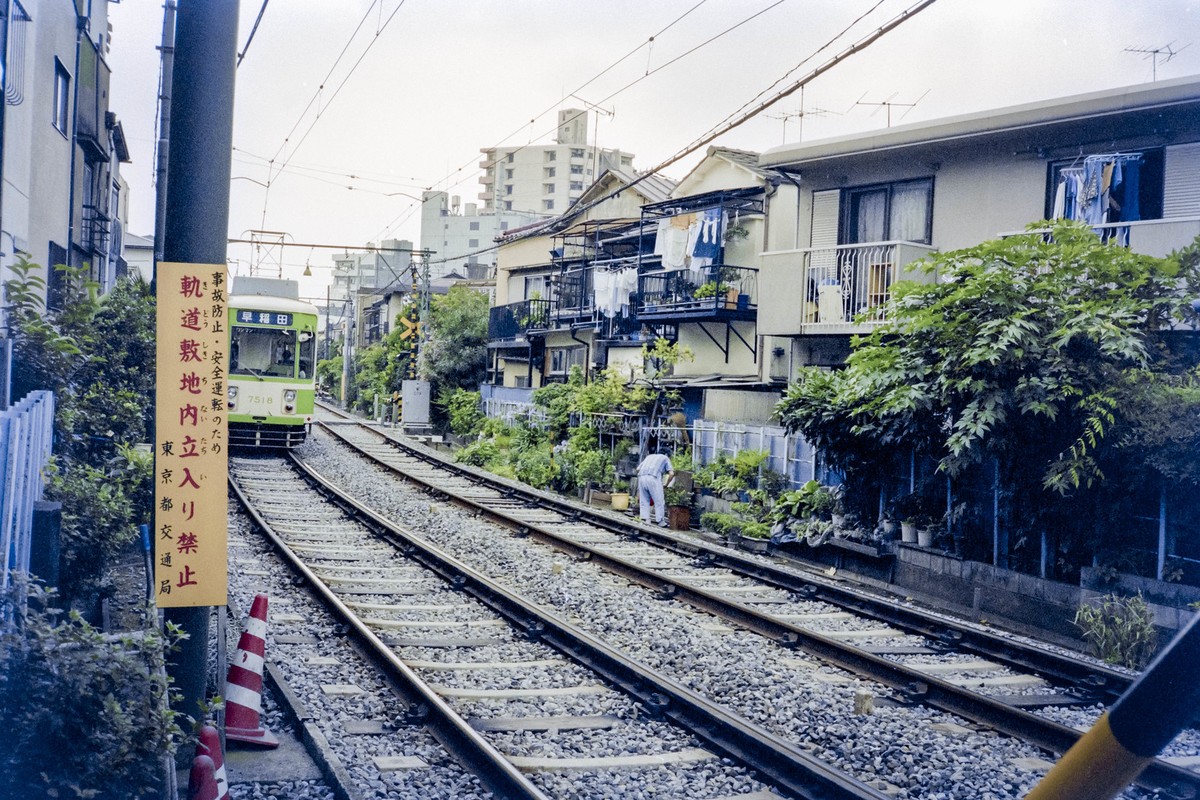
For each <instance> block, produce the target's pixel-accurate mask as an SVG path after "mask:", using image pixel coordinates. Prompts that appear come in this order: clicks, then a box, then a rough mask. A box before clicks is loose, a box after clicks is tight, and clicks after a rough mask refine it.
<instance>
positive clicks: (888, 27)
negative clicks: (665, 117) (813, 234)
mask: <svg viewBox="0 0 1200 800" xmlns="http://www.w3.org/2000/svg"><path fill="white" fill-rule="evenodd" d="M935 2H936V0H920V2H918V3H916V4H915V5H913V6H911V7H909V8H908V9H906V10H905V11H903V12H902V13H900V14H899V15H898V16H896V17H893V18H892V19H890V20H888V21H887V22H886V23H884V24H883V26H882V27H880V28H879V29H878V30H875V31H873V32H872V33H870V34H868V35H867V36H865V37H863V38H862V39H860V40H858V41H857V42H855V43H854V44H852V45H850V47H848V48H846V49H845V50H843V51H841V52H840V53H838V54H837V55H836V56H834V57H833V58H831V59H829V60H828V61H826V62H825V63H824V64H822V65H821V66H819V67H817V68H816V69H814V70H812V71H811V72H809V73H808V74H807V75H805V76H804V77H803V78H801V79H800V80H798V81H796V82H794V83H793V84H792V85H791V86H789V87H788V88H786V89H784V90H783V91H781V92H778V93H776V94H775V95H774V96H773V97H771V98H769V99H768V100H766V101H764V102H763V103H761V104H759V105H758V106H756V107H755V108H754V109H752V110H751V111H749V112H747V113H745V114H743V115H742V116H741V117H738V118H737V119H735V120H733V121H732V122H728V123H720V124H719V126H718V127H717V128H715V129H712V130H710V132H709V133H707V134H705V135H704V136H703V137H701V138H700V139H698V140H696V141H695V142H693V143H692V144H690V145H688V146H687V147H685V148H684V149H682V150H680V151H679V152H678V153H676V154H675V155H673V156H671V157H670V158H668V159H666V160H665V161H663V162H662V163H660V164H658V165H657V166H655V167H653V168H651V169H649V170H646V171H645V172H643V173H642V174H641V175H639V176H638V177H637V178H635V179H634V180H632V181H630V182H629V183H628V184H626V185H625V186H622V187H621V188H619V189H615V190H613V191H611V192H609V193H608V194H606V195H603V196H602V197H599V198H597V199H596V200H593V201H592V202H591V203H588V204H587V205H586V206H583V207H581V208H578V209H576V210H575V211H574V214H576V215H578V214H582V213H583V212H585V211H587V210H589V209H592V208H595V207H596V206H598V205H599V204H600V203H603V202H604V201H606V200H610V199H612V198H614V197H616V196H617V195H619V194H620V193H621V192H623V191H625V190H626V189H630V188H632V187H634V186H636V185H637V184H639V183H641V182H642V181H644V180H646V179H647V178H649V177H650V176H651V175H656V174H657V173H659V172H661V171H662V170H664V169H666V168H667V167H669V166H671V165H672V164H674V163H676V162H677V161H679V160H680V159H683V158H685V157H686V156H688V155H690V154H691V153H694V152H695V151H696V150H699V149H700V148H701V147H704V146H705V145H707V144H709V143H710V142H712V141H713V140H714V139H716V138H718V137H720V136H722V135H724V134H726V133H728V132H729V131H731V130H733V129H734V128H737V127H739V126H740V125H742V124H744V123H745V122H747V121H748V120H750V119H753V118H754V117H756V116H758V115H759V114H760V113H762V112H763V111H765V110H767V109H768V108H770V107H771V106H773V105H774V104H775V103H778V102H779V101H780V100H782V99H783V98H785V97H788V96H790V95H792V94H794V93H795V92H796V91H798V90H800V89H801V88H802V87H804V86H805V85H807V84H808V83H810V82H812V81H813V80H814V79H815V78H817V77H819V76H821V75H823V74H824V73H826V72H828V71H829V70H831V69H833V68H834V67H835V66H837V65H838V64H840V63H841V62H843V61H845V60H846V59H847V58H849V57H850V56H852V55H854V54H855V53H858V52H859V51H861V50H864V49H865V48H867V47H869V46H870V45H871V44H873V43H874V42H876V41H877V40H879V39H880V38H882V37H883V36H884V35H886V34H887V33H889V32H891V31H892V30H894V29H895V28H897V27H899V26H900V25H902V24H903V23H905V22H907V21H908V20H910V19H912V18H913V17H914V16H916V15H917V14H918V13H920V12H921V11H924V10H925V9H926V8H928V7H929V6H931V5H933V4H934V3H935ZM841 36H842V34H841V33H839V34H837V35H836V36H835V37H834V40H836V39H838V38H840V37H841ZM831 41H833V40H831ZM827 46H828V44H827V45H825V47H827ZM821 49H824V47H822V48H821ZM818 52H819V51H818ZM806 60H807V59H806ZM801 63H804V62H801ZM547 227H548V225H546V226H543V227H542V228H540V229H534V230H533V231H531V233H533V234H535V235H536V234H537V233H540V232H542V231H544V230H546V229H547ZM498 247H499V246H498V245H497V246H496V247H490V248H486V249H484V250H481V251H478V252H476V253H468V254H466V255H467V256H472V255H480V254H482V253H486V252H490V251H491V250H495V249H498Z"/></svg>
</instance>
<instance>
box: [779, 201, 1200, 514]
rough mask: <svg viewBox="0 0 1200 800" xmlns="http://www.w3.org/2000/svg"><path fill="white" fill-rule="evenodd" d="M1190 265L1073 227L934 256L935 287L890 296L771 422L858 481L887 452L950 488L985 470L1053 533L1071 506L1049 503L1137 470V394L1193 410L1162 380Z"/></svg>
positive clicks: (1175, 351)
mask: <svg viewBox="0 0 1200 800" xmlns="http://www.w3.org/2000/svg"><path fill="white" fill-rule="evenodd" d="M1198 261H1200V259H1197V258H1196V257H1194V256H1193V255H1189V254H1187V253H1180V254H1175V255H1173V256H1171V257H1169V258H1152V257H1149V256H1143V255H1138V254H1136V253H1132V252H1130V251H1129V250H1127V249H1125V248H1122V247H1115V246H1111V245H1107V244H1104V243H1102V242H1101V241H1100V240H1099V238H1098V237H1097V236H1096V235H1095V234H1093V233H1092V232H1091V231H1090V230H1088V229H1087V228H1086V227H1084V226H1082V225H1079V224H1075V223H1059V224H1056V225H1055V226H1054V228H1053V233H1052V236H1051V237H1046V236H1043V235H1042V234H1037V233H1029V234H1023V235H1019V236H1013V237H1009V238H1007V239H1004V240H1001V241H993V242H986V243H984V244H981V245H979V246H977V247H972V248H969V249H966V250H960V251H955V252H951V253H944V254H939V255H936V256H933V257H931V258H930V259H929V260H928V261H927V263H926V265H925V268H926V270H927V271H928V272H930V273H934V274H936V275H937V277H938V280H937V281H936V282H931V283H926V284H913V283H902V284H898V285H897V286H896V287H894V293H895V296H894V299H893V300H892V301H891V303H890V304H889V306H888V308H887V321H886V322H885V323H883V324H882V325H880V326H879V327H878V328H876V329H875V330H874V331H873V332H872V333H871V334H870V335H869V336H867V337H864V338H862V339H859V340H856V341H855V342H854V343H853V351H852V353H851V355H850V357H849V358H848V359H847V362H846V368H845V369H844V370H840V371H836V372H828V371H822V370H818V369H811V368H810V369H807V370H804V371H802V372H801V374H800V376H799V378H798V379H797V381H796V383H795V384H794V385H793V386H791V387H789V390H788V392H787V394H786V396H785V398H784V400H783V401H782V402H781V403H780V405H779V414H780V417H781V419H782V420H783V422H784V424H785V425H786V426H787V427H788V428H789V429H790V430H793V431H800V432H802V433H803V434H804V435H805V437H806V438H808V439H809V440H810V441H811V442H812V443H813V444H814V445H815V446H817V447H818V448H819V449H820V450H821V451H822V453H823V454H825V456H826V457H827V458H828V459H829V460H830V461H831V462H832V463H833V464H834V465H835V466H838V467H841V468H843V469H844V470H846V471H847V472H848V473H850V474H851V475H854V476H856V477H858V478H860V479H861V478H863V476H864V475H870V474H872V473H878V472H879V470H881V469H883V468H884V465H885V463H886V462H887V460H888V459H889V458H890V457H891V456H892V455H893V454H895V453H896V452H897V450H904V451H905V452H907V451H908V450H909V449H913V450H915V451H917V452H918V453H920V454H924V455H926V456H928V457H931V458H933V459H935V460H936V462H937V464H938V467H939V469H940V470H941V471H942V472H944V473H946V474H948V475H950V476H958V475H960V474H962V473H963V472H964V471H965V470H968V469H970V468H972V467H974V466H976V465H978V464H980V463H983V462H985V461H990V460H993V459H994V460H995V462H996V463H997V464H998V465H999V470H1000V476H1001V481H1002V484H1003V485H1004V486H1006V487H1009V488H1010V489H1011V491H1012V493H1013V497H1014V503H1015V510H1016V511H1018V512H1020V515H1021V516H1022V518H1024V519H1032V520H1036V519H1037V518H1038V517H1039V516H1040V517H1041V521H1042V523H1043V524H1044V523H1045V522H1047V521H1049V518H1050V517H1057V518H1058V519H1059V521H1061V517H1059V515H1061V514H1062V513H1063V511H1064V510H1065V509H1069V508H1071V507H1072V506H1073V505H1076V504H1073V503H1064V502H1055V501H1054V498H1059V500H1062V499H1063V498H1072V499H1075V500H1079V499H1081V498H1082V497H1083V496H1084V495H1086V494H1087V491H1086V490H1088V489H1089V488H1098V487H1099V485H1100V484H1102V483H1103V482H1104V479H1105V468H1104V465H1105V464H1113V463H1116V462H1118V461H1120V462H1122V465H1123V468H1122V472H1126V471H1128V470H1132V469H1140V466H1139V465H1138V464H1134V463H1130V461H1129V457H1130V455H1131V453H1132V449H1131V448H1126V449H1125V452H1124V453H1123V454H1122V452H1121V447H1120V445H1121V443H1122V442H1123V441H1126V442H1128V441H1132V440H1134V439H1136V440H1138V441H1143V442H1144V441H1147V437H1151V436H1152V434H1151V433H1150V432H1148V431H1145V430H1144V429H1145V426H1144V425H1143V426H1141V429H1143V433H1142V434H1137V433H1136V431H1138V430H1139V423H1138V421H1137V420H1138V412H1139V407H1138V403H1139V395H1144V393H1145V392H1147V391H1150V392H1153V393H1154V394H1155V397H1157V398H1158V400H1159V401H1161V402H1164V403H1167V404H1168V407H1169V408H1170V409H1172V410H1173V412H1174V413H1176V414H1178V413H1181V412H1184V411H1186V410H1187V409H1188V408H1189V407H1190V408H1192V409H1194V408H1195V406H1194V404H1193V402H1192V401H1189V402H1187V403H1182V404H1181V401H1182V400H1183V395H1181V394H1179V393H1178V392H1177V393H1176V394H1175V395H1171V394H1170V393H1169V392H1166V387H1167V386H1168V385H1170V384H1171V382H1172V381H1174V380H1175V379H1173V378H1172V379H1171V380H1170V381H1167V380H1165V379H1163V380H1160V379H1159V377H1158V376H1163V375H1166V374H1170V373H1172V372H1173V371H1177V370H1178V369H1179V364H1180V361H1181V353H1180V352H1179V348H1178V346H1177V344H1178V340H1179V337H1178V336H1177V335H1175V334H1172V333H1171V329H1172V327H1174V326H1178V325H1179V324H1181V323H1184V322H1187V321H1193V320H1194V312H1193V311H1192V310H1191V308H1190V301H1191V299H1192V298H1193V297H1195V296H1196V289H1197V287H1198V286H1200V267H1198V264H1197V262H1198ZM1147 375H1152V376H1156V377H1155V379H1154V380H1152V381H1148V380H1146V378H1145V376H1147ZM1155 387H1158V388H1159V389H1162V391H1158V390H1156V389H1155ZM1172 396H1173V397H1174V398H1175V399H1174V400H1172V399H1171V398H1172ZM1144 399H1145V398H1144V397H1143V398H1142V400H1144ZM1166 413H1167V414H1168V415H1170V414H1171V413H1172V412H1171V411H1167V412H1166ZM1191 413H1192V414H1193V416H1194V411H1193V412H1191ZM1130 437H1133V439H1131V438H1130ZM1139 437H1140V438H1139ZM1195 444H1196V442H1194V440H1193V442H1192V446H1193V447H1194V446H1195ZM1182 446H1183V447H1184V448H1186V447H1187V446H1188V445H1187V443H1184V444H1183V445H1182ZM1194 452H1195V451H1194V450H1193V453H1194ZM1152 462H1153V460H1152V459H1150V460H1148V461H1146V462H1145V465H1150V464H1152ZM1143 466H1144V465H1143ZM1092 497H1093V499H1095V497H1094V495H1092ZM1048 515H1049V516H1048Z"/></svg>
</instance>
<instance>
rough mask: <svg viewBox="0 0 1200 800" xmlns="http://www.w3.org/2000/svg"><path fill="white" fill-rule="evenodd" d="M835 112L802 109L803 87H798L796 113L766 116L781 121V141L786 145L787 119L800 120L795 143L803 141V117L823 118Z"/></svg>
mask: <svg viewBox="0 0 1200 800" xmlns="http://www.w3.org/2000/svg"><path fill="white" fill-rule="evenodd" d="M836 113H838V112H836V111H830V110H829V109H827V108H810V109H808V110H807V111H806V110H805V108H804V87H803V86H801V87H800V108H799V109H797V110H796V111H785V112H783V113H782V114H767V116H768V117H769V118H771V119H781V120H783V141H784V143H785V144H786V143H787V124H788V120H789V119H798V120H800V132H799V133H798V134H797V135H796V141H798V142H799V141H803V140H804V118H805V117H823V116H825V115H826V114H836Z"/></svg>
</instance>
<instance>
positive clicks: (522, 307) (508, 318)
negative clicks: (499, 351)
mask: <svg viewBox="0 0 1200 800" xmlns="http://www.w3.org/2000/svg"><path fill="white" fill-rule="evenodd" d="M549 322H550V301H549V300H521V301H520V302H517V303H509V304H508V305H505V306H496V307H494V308H492V309H491V310H490V311H489V312H488V339H489V340H490V341H513V340H516V339H519V338H525V335H526V333H527V332H528V331H538V330H546V328H547V327H548V325H549Z"/></svg>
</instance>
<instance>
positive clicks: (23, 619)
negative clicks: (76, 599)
mask: <svg viewBox="0 0 1200 800" xmlns="http://www.w3.org/2000/svg"><path fill="white" fill-rule="evenodd" d="M28 591H29V603H28V606H29V610H28V611H27V612H25V613H24V614H21V612H20V611H19V610H18V611H17V614H18V617H17V622H18V625H17V629H16V631H15V632H13V633H9V634H5V635H4V636H3V640H2V644H0V797H4V798H9V800H26V798H29V799H30V800H32V798H45V797H59V798H133V799H136V798H151V797H157V796H158V793H159V791H160V784H161V778H162V774H163V773H162V764H163V757H164V756H166V755H167V754H169V753H172V752H173V751H174V750H175V748H176V745H177V742H178V738H179V736H180V733H181V731H180V729H179V727H178V725H177V724H176V718H175V713H174V712H172V711H171V710H170V708H169V705H168V703H167V697H166V694H167V691H168V683H167V678H166V676H165V673H164V672H163V659H164V653H165V650H166V648H167V647H169V646H170V645H171V644H173V643H174V641H175V640H177V638H178V632H177V631H175V630H169V631H168V634H167V635H166V636H165V637H164V636H162V635H160V634H159V633H158V631H157V630H155V629H154V628H153V627H150V628H147V629H146V630H142V631H137V632H134V633H129V634H125V635H121V636H109V635H105V634H102V633H100V632H99V631H97V630H96V629H95V628H93V627H92V626H91V625H89V624H88V623H87V622H85V621H84V620H83V618H82V617H81V616H80V615H79V614H78V613H77V612H70V613H69V614H67V615H65V616H64V615H63V614H62V612H60V611H57V610H47V609H48V608H49V600H50V595H49V593H48V592H46V591H44V590H42V589H41V588H39V587H37V586H33V587H29V589H28ZM6 600H11V598H6ZM17 608H18V609H19V605H18V606H17Z"/></svg>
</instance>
